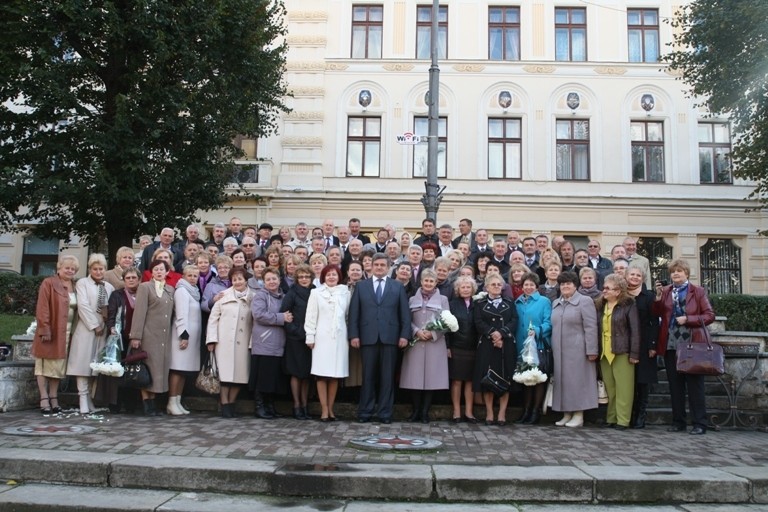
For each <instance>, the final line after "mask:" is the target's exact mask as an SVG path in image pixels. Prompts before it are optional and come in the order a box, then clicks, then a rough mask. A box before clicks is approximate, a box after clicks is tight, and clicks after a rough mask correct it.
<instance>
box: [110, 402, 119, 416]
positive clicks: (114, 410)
mask: <svg viewBox="0 0 768 512" xmlns="http://www.w3.org/2000/svg"><path fill="white" fill-rule="evenodd" d="M109 412H111V413H112V414H120V406H119V405H118V404H109Z"/></svg>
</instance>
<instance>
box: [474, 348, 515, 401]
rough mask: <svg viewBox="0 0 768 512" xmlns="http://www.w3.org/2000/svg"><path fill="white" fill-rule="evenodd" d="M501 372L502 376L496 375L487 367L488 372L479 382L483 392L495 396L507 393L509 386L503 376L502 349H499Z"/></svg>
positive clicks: (489, 366)
mask: <svg viewBox="0 0 768 512" xmlns="http://www.w3.org/2000/svg"><path fill="white" fill-rule="evenodd" d="M501 371H502V375H499V374H498V373H496V372H495V371H494V370H493V368H491V365H490V364H489V365H488V371H486V372H485V375H483V378H482V379H481V380H480V386H481V387H482V388H483V389H484V390H485V391H490V392H491V393H493V394H494V395H496V396H501V395H503V394H504V393H509V388H510V386H511V384H510V382H509V380H508V379H507V378H506V377H505V376H504V375H503V373H504V347H503V346H502V347H501Z"/></svg>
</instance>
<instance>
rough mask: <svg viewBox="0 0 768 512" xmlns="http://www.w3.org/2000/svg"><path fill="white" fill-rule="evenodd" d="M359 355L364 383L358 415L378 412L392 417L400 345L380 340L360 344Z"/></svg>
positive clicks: (368, 415)
mask: <svg viewBox="0 0 768 512" xmlns="http://www.w3.org/2000/svg"><path fill="white" fill-rule="evenodd" d="M360 355H361V357H362V360H363V385H362V387H361V388H360V405H359V406H358V408H357V417H358V418H362V419H369V418H371V417H372V416H374V413H375V415H376V416H378V417H379V419H381V420H388V419H389V420H391V419H392V409H393V405H394V402H395V364H396V363H397V345H388V344H384V343H382V342H380V341H379V342H377V343H376V344H375V345H361V346H360ZM377 388H378V392H377ZM376 404H378V411H377V410H376Z"/></svg>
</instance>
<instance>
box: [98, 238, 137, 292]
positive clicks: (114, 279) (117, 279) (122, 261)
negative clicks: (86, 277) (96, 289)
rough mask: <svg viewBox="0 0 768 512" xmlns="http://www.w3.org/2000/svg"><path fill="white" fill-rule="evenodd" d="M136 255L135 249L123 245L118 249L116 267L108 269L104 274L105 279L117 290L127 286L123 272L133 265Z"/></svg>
mask: <svg viewBox="0 0 768 512" xmlns="http://www.w3.org/2000/svg"><path fill="white" fill-rule="evenodd" d="M134 256H135V255H134V254H133V249H131V248H130V247H121V248H119V249H118V250H117V254H116V255H115V268H113V269H111V270H109V271H107V273H106V274H105V275H104V280H105V281H106V282H108V283H109V284H111V285H112V286H113V287H114V288H115V290H121V289H122V288H123V287H124V286H125V284H123V272H125V271H126V270H128V269H129V268H131V267H133V261H134Z"/></svg>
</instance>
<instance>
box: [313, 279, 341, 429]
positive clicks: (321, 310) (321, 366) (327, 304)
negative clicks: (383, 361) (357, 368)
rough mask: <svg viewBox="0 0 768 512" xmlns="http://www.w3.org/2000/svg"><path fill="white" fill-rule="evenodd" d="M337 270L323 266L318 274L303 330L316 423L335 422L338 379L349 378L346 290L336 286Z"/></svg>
mask: <svg viewBox="0 0 768 512" xmlns="http://www.w3.org/2000/svg"><path fill="white" fill-rule="evenodd" d="M340 281H341V269H340V268H339V267H338V266H336V265H327V266H326V267H325V268H324V269H323V270H322V272H320V287H319V288H316V289H314V290H312V292H311V293H310V295H309V302H308V303H307V315H306V318H305V320H304V331H305V332H306V333H307V346H308V347H309V348H311V349H312V370H311V372H310V373H311V374H312V375H314V376H315V377H317V395H318V398H319V400H320V407H321V410H322V412H321V414H320V421H335V420H336V416H335V415H334V413H333V404H334V402H335V401H336V392H337V391H338V389H339V379H343V378H345V377H347V376H348V375H349V345H348V342H347V311H348V310H349V297H350V294H349V288H347V287H346V286H345V285H341V284H340Z"/></svg>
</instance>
